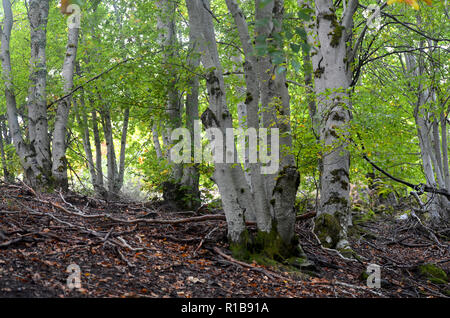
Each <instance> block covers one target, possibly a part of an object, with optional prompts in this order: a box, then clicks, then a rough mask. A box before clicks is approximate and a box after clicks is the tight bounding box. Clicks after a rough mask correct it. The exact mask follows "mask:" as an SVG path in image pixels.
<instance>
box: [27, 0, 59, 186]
mask: <svg viewBox="0 0 450 318" xmlns="http://www.w3.org/2000/svg"><path fill="white" fill-rule="evenodd" d="M48 13H49V1H48V0H30V1H28V20H29V22H30V44H31V58H30V79H29V90H28V118H29V123H28V130H29V138H30V145H31V148H32V150H34V152H35V157H36V161H37V164H38V167H39V169H40V170H41V171H40V173H39V174H37V175H34V176H29V177H31V178H32V180H30V178H28V181H29V182H30V183H31V185H32V186H35V187H42V186H44V187H47V186H48V185H50V186H53V182H52V177H51V168H52V161H51V153H50V138H49V133H48V120H47V102H46V101H47V99H46V96H47V95H46V86H47V78H46V77H47V57H46V43H47V20H48Z"/></svg>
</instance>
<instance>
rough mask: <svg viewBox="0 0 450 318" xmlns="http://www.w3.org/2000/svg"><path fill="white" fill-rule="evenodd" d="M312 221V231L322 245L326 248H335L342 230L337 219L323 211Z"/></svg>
mask: <svg viewBox="0 0 450 318" xmlns="http://www.w3.org/2000/svg"><path fill="white" fill-rule="evenodd" d="M314 223H315V226H314V232H315V233H316V235H317V237H318V238H319V240H320V242H321V243H322V245H323V246H324V247H328V248H335V247H336V244H337V243H338V242H339V239H340V234H341V231H342V227H341V225H340V224H339V220H338V219H337V218H336V217H335V216H333V215H331V214H326V213H325V214H322V215H319V216H318V217H317V218H316V219H315V221H314Z"/></svg>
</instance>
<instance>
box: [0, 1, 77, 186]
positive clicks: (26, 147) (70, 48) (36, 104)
mask: <svg viewBox="0 0 450 318" xmlns="http://www.w3.org/2000/svg"><path fill="white" fill-rule="evenodd" d="M27 4H28V20H29V22H30V44H31V58H30V77H29V90H28V99H27V104H28V114H27V129H28V133H27V136H26V137H27V138H26V137H25V136H23V134H22V132H21V129H20V125H19V117H18V112H17V105H16V95H15V92H14V81H13V78H12V65H11V57H10V39H11V30H12V26H13V14H12V9H11V2H10V1H9V0H5V1H3V9H4V12H5V19H4V24H5V25H4V27H3V29H4V30H2V50H1V53H2V68H3V73H4V82H5V95H6V104H7V109H8V123H9V127H10V131H11V132H12V139H13V141H14V145H15V147H16V150H17V153H18V155H19V158H20V161H21V164H22V167H23V170H24V172H25V178H26V181H27V183H28V184H29V185H30V186H32V187H34V188H36V189H41V190H42V189H48V188H52V187H54V186H56V187H62V188H63V189H67V185H68V184H67V168H66V166H65V162H66V159H65V148H66V145H65V138H66V127H67V117H68V112H69V106H70V94H69V96H67V97H66V98H64V99H62V100H61V102H60V103H59V105H58V110H57V116H56V120H55V128H54V132H53V137H54V140H53V151H54V153H53V160H52V155H51V149H50V135H49V125H48V115H47V107H48V106H47V95H46V94H47V93H46V87H47V69H46V62H47V60H46V43H47V33H46V30H47V28H46V26H47V20H48V13H49V1H34V0H30V1H28V2H27ZM78 27H79V26H77V25H75V26H74V27H73V28H69V36H68V45H67V52H66V55H65V61H64V66H63V70H62V75H63V77H64V82H65V85H64V91H65V92H66V93H67V92H69V91H70V90H71V88H72V86H73V69H74V62H75V56H76V50H77V43H78Z"/></svg>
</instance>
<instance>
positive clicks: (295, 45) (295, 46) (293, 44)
mask: <svg viewBox="0 0 450 318" xmlns="http://www.w3.org/2000/svg"><path fill="white" fill-rule="evenodd" d="M290 46H291V49H292V51H294V53H298V51H300V45H298V44H295V43H290Z"/></svg>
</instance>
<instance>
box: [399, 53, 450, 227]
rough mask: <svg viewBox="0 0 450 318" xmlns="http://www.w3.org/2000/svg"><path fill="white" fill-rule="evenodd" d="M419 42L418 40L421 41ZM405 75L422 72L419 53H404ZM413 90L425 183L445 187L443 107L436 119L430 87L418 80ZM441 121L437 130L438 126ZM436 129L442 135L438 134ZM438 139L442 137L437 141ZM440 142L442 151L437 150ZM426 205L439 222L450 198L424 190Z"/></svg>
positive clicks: (449, 215)
mask: <svg viewBox="0 0 450 318" xmlns="http://www.w3.org/2000/svg"><path fill="white" fill-rule="evenodd" d="M421 46H422V44H421ZM405 60H406V72H407V74H405V75H406V76H407V77H410V78H412V79H420V78H421V77H422V76H424V74H425V61H424V58H423V57H422V56H419V57H415V56H413V55H411V54H405ZM414 90H416V91H415V93H416V94H417V102H416V105H415V108H414V120H415V122H416V127H417V135H418V137H419V147H420V154H421V157H422V167H423V171H424V174H425V179H426V183H427V185H429V186H431V187H434V188H437V189H446V190H447V191H449V188H448V186H447V180H448V169H449V168H448V166H449V162H448V150H447V131H446V129H445V127H446V125H445V122H444V123H442V117H443V114H444V110H443V109H442V110H441V113H440V117H439V120H437V118H436V115H435V114H434V109H435V108H436V107H439V106H440V105H438V103H437V102H438V101H437V100H436V97H435V92H434V90H433V89H432V88H429V87H428V88H427V87H424V85H423V84H422V82H421V81H420V80H419V84H418V87H417V88H414ZM440 125H443V126H442V127H441V128H444V129H441V131H439V126H440ZM440 132H441V133H442V135H440ZM441 140H442V141H441ZM441 146H442V152H441ZM427 196H428V200H427V201H428V202H429V204H428V207H429V212H430V216H431V221H432V223H435V224H439V223H441V222H442V220H449V218H450V201H449V200H448V199H447V198H446V197H445V196H441V195H436V194H433V193H428V194H427Z"/></svg>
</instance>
